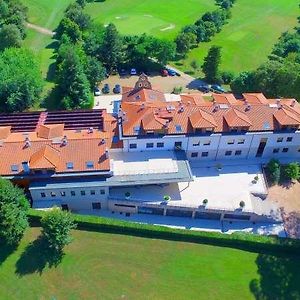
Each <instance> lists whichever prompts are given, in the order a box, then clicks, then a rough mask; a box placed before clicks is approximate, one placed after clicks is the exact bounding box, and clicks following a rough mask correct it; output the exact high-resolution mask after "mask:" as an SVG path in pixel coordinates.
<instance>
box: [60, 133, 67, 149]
mask: <svg viewBox="0 0 300 300" xmlns="http://www.w3.org/2000/svg"><path fill="white" fill-rule="evenodd" d="M67 144H68V138H67V136H66V135H64V137H63V139H62V140H61V146H66V145H67Z"/></svg>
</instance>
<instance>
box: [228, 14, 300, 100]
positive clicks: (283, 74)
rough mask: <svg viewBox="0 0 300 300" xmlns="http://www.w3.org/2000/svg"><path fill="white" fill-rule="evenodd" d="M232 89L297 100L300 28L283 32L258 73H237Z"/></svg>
mask: <svg viewBox="0 0 300 300" xmlns="http://www.w3.org/2000/svg"><path fill="white" fill-rule="evenodd" d="M298 19H299V23H300V18H298ZM231 89H232V91H233V92H235V93H241V92H258V91H260V92H263V93H264V94H265V95H266V96H268V97H290V98H296V99H300V26H298V27H296V28H295V30H294V31H293V32H284V33H283V34H282V35H281V37H280V38H279V40H278V42H277V43H276V44H275V46H274V47H273V51H272V54H271V55H270V56H269V60H268V61H267V62H266V63H264V64H262V65H261V66H260V67H259V68H258V69H257V70H254V71H248V72H242V73H240V74H239V75H238V76H237V77H236V78H235V79H234V80H233V81H232V83H231Z"/></svg>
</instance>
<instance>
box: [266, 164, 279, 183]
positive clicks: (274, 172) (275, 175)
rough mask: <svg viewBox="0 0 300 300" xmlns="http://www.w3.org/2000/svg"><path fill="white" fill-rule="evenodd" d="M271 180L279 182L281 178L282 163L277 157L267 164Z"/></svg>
mask: <svg viewBox="0 0 300 300" xmlns="http://www.w3.org/2000/svg"><path fill="white" fill-rule="evenodd" d="M267 170H268V173H269V179H270V182H271V183H273V184H277V183H278V182H279V180H280V163H279V161H278V160H277V159H271V160H270V161H269V162H268V164H267Z"/></svg>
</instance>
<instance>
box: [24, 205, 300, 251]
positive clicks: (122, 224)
mask: <svg viewBox="0 0 300 300" xmlns="http://www.w3.org/2000/svg"><path fill="white" fill-rule="evenodd" d="M44 213H45V212H44V211H37V210H34V209H30V210H29V213H28V218H29V222H30V224H31V226H40V219H41V217H42V216H43V214H44ZM74 220H75V222H76V224H77V229H79V230H86V231H98V232H107V233H115V234H126V235H133V236H139V237H147V238H157V239H166V240H174V241H183V242H192V243H199V244H208V245H214V246H220V247H232V248H238V249H241V250H246V251H252V252H264V253H265V252H270V253H272V252H284V253H289V254H298V255H300V240H296V239H290V238H280V237H277V236H264V235H256V234H249V233H244V232H236V233H233V234H223V233H219V232H206V231H194V230H184V229H174V228H169V227H164V226H157V225H149V224H140V223H134V222H130V221H122V220H117V219H110V218H104V217H98V216H85V215H77V214H74Z"/></svg>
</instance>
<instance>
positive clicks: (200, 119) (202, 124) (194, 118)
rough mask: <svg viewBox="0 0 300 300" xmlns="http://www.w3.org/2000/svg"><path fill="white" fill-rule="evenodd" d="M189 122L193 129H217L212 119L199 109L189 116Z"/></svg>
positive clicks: (208, 114)
mask: <svg viewBox="0 0 300 300" xmlns="http://www.w3.org/2000/svg"><path fill="white" fill-rule="evenodd" d="M190 122H191V124H192V126H193V128H211V127H217V123H216V121H215V119H214V117H213V116H212V115H211V114H210V113H208V112H206V111H204V110H201V109H200V110H197V111H195V112H194V113H192V114H191V115H190Z"/></svg>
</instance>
